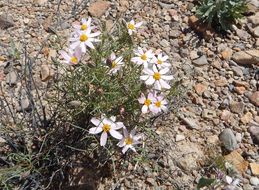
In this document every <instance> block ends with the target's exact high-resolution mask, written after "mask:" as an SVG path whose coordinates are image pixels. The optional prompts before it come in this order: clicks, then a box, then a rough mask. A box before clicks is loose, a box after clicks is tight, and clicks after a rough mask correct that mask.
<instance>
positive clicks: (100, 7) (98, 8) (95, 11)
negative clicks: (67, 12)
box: [89, 1, 110, 18]
mask: <svg viewBox="0 0 259 190" xmlns="http://www.w3.org/2000/svg"><path fill="white" fill-rule="evenodd" d="M109 7H110V3H109V2H108V1H96V2H94V3H92V4H91V5H90V6H89V13H90V14H91V15H92V16H94V17H97V18H100V17H101V16H102V15H103V14H104V13H105V12H106V11H107V10H108V9H109Z"/></svg>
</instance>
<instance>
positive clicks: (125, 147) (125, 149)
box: [122, 145, 129, 154]
mask: <svg viewBox="0 0 259 190" xmlns="http://www.w3.org/2000/svg"><path fill="white" fill-rule="evenodd" d="M128 149H129V146H127V145H126V146H124V147H123V149H122V153H123V154H125V153H126V152H127V150H128Z"/></svg>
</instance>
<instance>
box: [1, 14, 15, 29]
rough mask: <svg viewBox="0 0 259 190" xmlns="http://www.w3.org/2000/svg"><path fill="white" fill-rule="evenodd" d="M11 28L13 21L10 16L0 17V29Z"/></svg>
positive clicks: (3, 15)
mask: <svg viewBox="0 0 259 190" xmlns="http://www.w3.org/2000/svg"><path fill="white" fill-rule="evenodd" d="M12 26H14V21H13V18H12V17H11V16H10V15H7V14H2V15H0V28H2V29H7V28H9V27H12Z"/></svg>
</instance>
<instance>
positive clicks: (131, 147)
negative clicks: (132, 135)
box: [129, 146, 137, 152]
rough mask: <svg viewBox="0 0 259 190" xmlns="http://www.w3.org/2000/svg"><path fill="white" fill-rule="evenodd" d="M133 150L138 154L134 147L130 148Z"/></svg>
mask: <svg viewBox="0 0 259 190" xmlns="http://www.w3.org/2000/svg"><path fill="white" fill-rule="evenodd" d="M129 148H130V149H131V150H133V151H134V152H137V151H136V149H135V148H134V147H133V146H130V147H129Z"/></svg>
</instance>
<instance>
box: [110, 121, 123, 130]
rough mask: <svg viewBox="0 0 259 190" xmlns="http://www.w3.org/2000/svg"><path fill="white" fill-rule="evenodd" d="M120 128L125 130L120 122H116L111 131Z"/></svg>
mask: <svg viewBox="0 0 259 190" xmlns="http://www.w3.org/2000/svg"><path fill="white" fill-rule="evenodd" d="M121 128H125V126H124V124H123V123H122V122H116V123H115V126H114V127H113V129H115V130H118V129H121Z"/></svg>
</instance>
